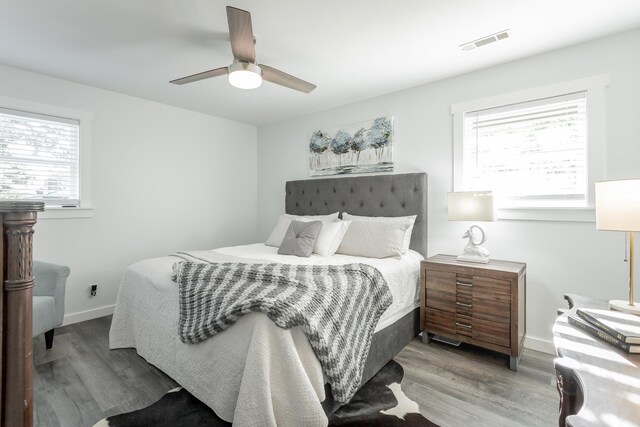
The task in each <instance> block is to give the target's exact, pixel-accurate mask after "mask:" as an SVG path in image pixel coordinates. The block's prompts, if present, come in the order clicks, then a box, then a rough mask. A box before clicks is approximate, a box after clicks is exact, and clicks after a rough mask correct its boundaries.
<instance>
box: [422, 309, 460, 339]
mask: <svg viewBox="0 0 640 427" xmlns="http://www.w3.org/2000/svg"><path fill="white" fill-rule="evenodd" d="M426 317H427V319H426V320H427V332H429V333H432V334H439V335H446V336H449V337H455V336H456V314H455V313H450V312H448V311H442V310H433V309H430V308H427V309H426Z"/></svg>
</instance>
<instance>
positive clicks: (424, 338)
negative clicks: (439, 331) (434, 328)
mask: <svg viewBox="0 0 640 427" xmlns="http://www.w3.org/2000/svg"><path fill="white" fill-rule="evenodd" d="M420 335H422V342H423V343H425V344H429V341H431V337H430V336H429V334H428V333H427V331H422V334H420Z"/></svg>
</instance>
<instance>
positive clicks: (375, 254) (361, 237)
mask: <svg viewBox="0 0 640 427" xmlns="http://www.w3.org/2000/svg"><path fill="white" fill-rule="evenodd" d="M342 218H343V219H344V220H350V221H352V224H351V226H350V227H349V229H348V230H347V233H346V234H345V236H344V238H343V239H342V243H341V244H340V246H339V247H338V253H341V254H345V255H358V256H367V257H371V258H386V257H389V256H398V255H404V254H406V253H407V252H408V251H409V245H410V244H411V233H412V232H413V226H414V224H415V220H416V215H411V216H401V217H372V216H358V215H350V214H348V213H346V212H344V213H343V214H342Z"/></svg>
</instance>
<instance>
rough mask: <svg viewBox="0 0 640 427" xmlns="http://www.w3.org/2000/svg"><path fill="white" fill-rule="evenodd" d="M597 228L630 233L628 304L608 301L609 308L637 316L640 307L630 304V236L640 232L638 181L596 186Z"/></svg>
mask: <svg viewBox="0 0 640 427" xmlns="http://www.w3.org/2000/svg"><path fill="white" fill-rule="evenodd" d="M596 228H597V229H598V230H610V231H624V232H628V233H629V259H628V262H629V301H628V302H627V301H622V300H611V301H609V308H611V309H612V310H618V311H624V312H627V313H633V314H636V315H640V306H638V305H636V304H635V302H634V301H633V249H634V248H633V246H634V245H633V233H634V231H640V179H624V180H619V181H604V182H597V183H596ZM625 261H627V260H625Z"/></svg>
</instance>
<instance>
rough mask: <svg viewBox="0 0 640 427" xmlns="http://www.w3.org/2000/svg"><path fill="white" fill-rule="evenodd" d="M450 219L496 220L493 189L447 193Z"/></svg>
mask: <svg viewBox="0 0 640 427" xmlns="http://www.w3.org/2000/svg"><path fill="white" fill-rule="evenodd" d="M447 199H448V203H447V205H448V212H449V221H495V219H496V215H495V209H494V206H493V191H457V192H454V193H447Z"/></svg>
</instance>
